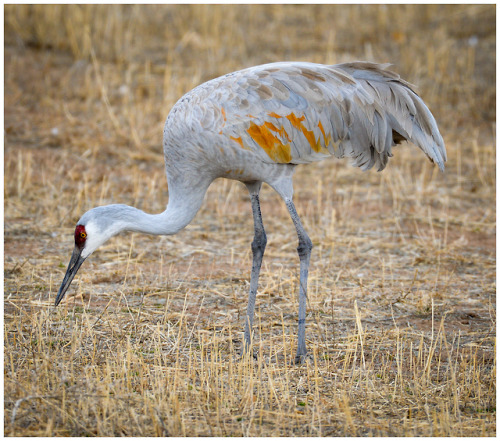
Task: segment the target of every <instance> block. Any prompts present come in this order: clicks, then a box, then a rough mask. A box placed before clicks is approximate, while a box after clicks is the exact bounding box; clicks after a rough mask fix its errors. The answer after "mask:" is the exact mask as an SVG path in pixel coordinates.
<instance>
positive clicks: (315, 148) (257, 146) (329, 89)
mask: <svg viewBox="0 0 500 441" xmlns="http://www.w3.org/2000/svg"><path fill="white" fill-rule="evenodd" d="M188 95H190V96H187V95H186V96H187V98H186V99H185V100H184V102H185V103H186V105H187V106H188V107H186V112H187V111H189V112H190V115H189V118H186V120H187V121H188V122H189V124H191V125H192V128H191V130H192V131H196V130H212V131H213V132H216V133H219V134H221V135H222V136H225V137H227V138H231V139H233V140H237V142H236V141H233V146H234V148H244V149H247V150H251V151H253V152H254V153H255V154H257V155H258V157H259V158H260V159H261V160H263V161H268V162H278V163H280V162H287V163H292V164H300V163H307V162H312V161H318V160H321V159H323V158H324V157H325V156H329V155H334V156H336V157H339V158H341V157H349V158H351V159H352V161H353V163H354V165H356V166H359V167H362V168H363V169H368V168H371V167H373V166H374V165H376V166H377V168H378V169H379V170H382V169H383V168H384V167H385V165H386V164H387V161H388V158H389V157H390V156H392V147H393V146H394V145H396V144H397V143H399V142H400V141H401V140H402V139H406V140H409V141H411V142H413V143H414V144H416V145H417V146H418V147H419V148H420V149H422V150H423V151H424V152H425V153H426V154H427V156H428V157H429V158H430V159H431V160H432V161H433V162H435V163H437V164H438V166H439V167H440V168H441V169H443V167H444V162H445V161H446V150H445V147H444V143H443V139H442V137H441V135H440V133H439V130H438V127H437V124H436V121H435V119H434V117H433V116H432V114H431V112H430V111H429V109H428V108H427V106H426V105H425V104H424V102H423V101H422V100H421V98H420V97H419V96H418V95H417V94H416V93H415V92H414V91H413V88H412V85H411V84H409V83H407V82H406V81H404V80H402V79H401V78H400V77H399V75H397V74H396V73H394V72H391V71H390V70H388V65H379V64H374V63H368V62H355V63H346V64H338V65H334V66H324V65H320V64H312V63H299V62H288V63H273V64H268V65H263V66H257V67H253V68H249V69H246V70H243V71H239V72H234V73H232V74H229V75H226V76H224V77H221V78H217V79H215V80H212V81H209V82H208V83H205V84H203V85H201V86H199V87H198V88H195V89H193V91H192V92H190V93H189V94H188ZM181 101H183V99H181V100H180V102H181ZM176 106H177V105H176ZM214 109H215V110H214ZM221 109H224V111H223V112H222V111H221ZM167 122H168V120H167Z"/></svg>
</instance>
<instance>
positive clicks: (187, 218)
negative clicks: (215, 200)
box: [97, 184, 208, 235]
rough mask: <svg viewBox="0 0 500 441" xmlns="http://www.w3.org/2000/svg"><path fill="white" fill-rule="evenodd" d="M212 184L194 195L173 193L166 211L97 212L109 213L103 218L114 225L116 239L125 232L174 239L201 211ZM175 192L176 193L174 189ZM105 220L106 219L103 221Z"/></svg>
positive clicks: (113, 209)
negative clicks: (167, 236)
mask: <svg viewBox="0 0 500 441" xmlns="http://www.w3.org/2000/svg"><path fill="white" fill-rule="evenodd" d="M207 188H208V184H207V185H206V186H205V185H203V186H200V187H198V188H194V189H190V191H189V192H188V191H179V190H177V191H175V190H174V191H172V192H171V193H170V195H169V201H168V205H167V208H166V210H165V211H164V212H163V213H160V214H148V213H145V212H144V211H141V210H139V209H137V208H134V207H130V206H128V205H121V204H120V205H108V206H106V207H99V208H97V209H101V210H109V211H108V213H107V214H108V216H106V215H105V216H103V218H107V219H109V220H110V221H111V222H113V224H114V225H113V226H112V228H111V229H112V231H110V233H111V234H112V235H115V234H118V233H119V232H121V231H135V232H140V233H146V234H155V235H171V234H175V233H177V232H178V231H180V230H182V229H183V228H184V227H185V226H186V225H188V224H189V223H190V222H191V220H192V219H193V218H194V216H195V215H196V213H197V212H198V210H199V209H200V207H201V204H202V202H203V198H204V196H205V193H206V190H207ZM172 190H173V189H172ZM103 214H104V213H103ZM101 219H102V218H101Z"/></svg>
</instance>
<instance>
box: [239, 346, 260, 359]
mask: <svg viewBox="0 0 500 441" xmlns="http://www.w3.org/2000/svg"><path fill="white" fill-rule="evenodd" d="M245 357H250V358H253V359H254V360H257V354H256V353H255V352H254V351H253V350H252V348H251V347H250V346H249V345H247V344H243V347H242V348H241V352H240V358H241V359H242V360H244V359H245Z"/></svg>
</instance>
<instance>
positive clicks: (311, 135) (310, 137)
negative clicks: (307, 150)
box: [286, 112, 324, 152]
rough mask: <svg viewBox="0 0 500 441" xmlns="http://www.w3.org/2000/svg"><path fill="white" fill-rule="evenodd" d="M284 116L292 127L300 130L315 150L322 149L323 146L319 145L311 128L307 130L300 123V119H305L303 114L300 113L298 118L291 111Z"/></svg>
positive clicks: (318, 140)
mask: <svg viewBox="0 0 500 441" xmlns="http://www.w3.org/2000/svg"><path fill="white" fill-rule="evenodd" d="M286 118H287V119H288V120H289V121H290V123H291V124H292V126H293V127H295V128H296V129H297V130H300V131H301V132H302V134H303V135H304V136H305V137H306V139H307V142H308V143H309V145H310V146H311V148H312V149H313V150H314V151H315V152H320V151H321V150H324V149H323V146H322V145H321V142H320V139H319V137H318V139H317V140H316V137H315V136H314V132H313V131H312V130H308V129H307V128H306V127H305V126H304V124H302V121H304V120H305V119H306V117H305V115H302V116H301V117H300V118H298V117H297V116H296V115H295V113H293V112H292V113H290V115H288V116H287V117H286Z"/></svg>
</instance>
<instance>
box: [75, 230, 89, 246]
mask: <svg viewBox="0 0 500 441" xmlns="http://www.w3.org/2000/svg"><path fill="white" fill-rule="evenodd" d="M86 240H87V232H86V231H85V227H84V226H83V225H77V226H76V228H75V245H76V246H77V247H78V248H80V249H82V248H83V247H84V246H85V241H86Z"/></svg>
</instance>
